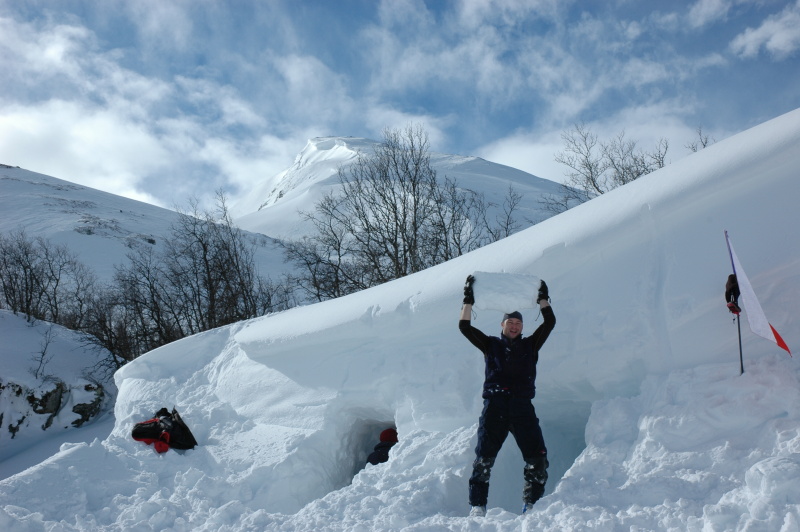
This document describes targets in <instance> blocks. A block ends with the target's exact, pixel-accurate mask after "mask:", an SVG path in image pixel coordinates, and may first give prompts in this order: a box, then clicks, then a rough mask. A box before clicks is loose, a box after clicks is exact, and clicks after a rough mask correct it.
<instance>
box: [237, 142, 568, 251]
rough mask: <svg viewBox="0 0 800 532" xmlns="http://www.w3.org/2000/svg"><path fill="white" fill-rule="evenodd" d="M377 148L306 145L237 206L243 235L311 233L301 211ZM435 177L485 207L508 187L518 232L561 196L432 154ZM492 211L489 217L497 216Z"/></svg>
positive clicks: (514, 174)
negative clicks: (545, 202) (479, 198)
mask: <svg viewBox="0 0 800 532" xmlns="http://www.w3.org/2000/svg"><path fill="white" fill-rule="evenodd" d="M376 145H377V143H376V142H375V141H372V140H368V139H363V138H355V137H318V138H314V139H311V140H309V141H308V143H307V144H306V146H305V148H303V150H302V151H301V152H300V153H299V154H298V155H297V158H296V159H295V161H294V164H292V166H290V167H289V168H287V169H286V170H284V171H283V172H281V173H279V174H277V175H275V176H273V177H271V178H269V179H267V180H265V181H264V182H263V183H261V184H259V185H257V186H255V187H254V188H253V191H252V192H251V193H250V194H248V195H247V196H246V197H245V198H244V199H243V200H241V201H240V202H239V203H238V204H236V205H235V206H234V209H233V210H234V213H235V214H236V222H237V224H238V225H239V226H240V227H242V228H243V229H247V230H248V231H254V232H258V233H263V234H265V235H269V236H272V237H274V238H287V237H289V238H297V237H298V236H302V235H304V234H308V231H309V227H310V226H308V225H306V224H305V223H304V221H303V220H302V217H301V216H300V215H299V214H298V211H306V212H311V211H313V209H314V205H315V204H316V203H317V201H319V200H320V199H322V197H323V196H325V194H327V193H329V192H331V191H335V190H336V189H337V188H338V187H339V178H338V175H337V172H338V170H339V168H340V167H347V165H349V164H352V163H353V162H354V161H355V160H356V158H357V156H358V153H365V154H371V153H372V152H373V150H374V149H375V147H376ZM430 156H431V166H432V167H433V169H434V170H436V173H437V177H438V178H439V179H440V180H442V181H443V180H444V178H445V176H447V177H450V178H451V179H455V180H456V181H457V182H458V184H459V186H460V187H462V188H465V189H470V190H473V191H476V192H479V193H482V194H484V197H485V199H486V201H487V202H489V203H492V204H494V205H502V204H503V201H504V198H505V196H506V194H507V193H508V188H509V186H512V187H513V188H514V190H515V192H517V193H518V194H521V195H522V200H521V202H520V205H519V207H518V211H517V212H516V213H515V218H516V219H517V221H518V222H519V223H520V227H528V226H530V225H531V224H532V223H536V222H539V221H541V220H544V219H546V218H548V217H550V216H552V214H551V213H549V212H547V211H544V210H543V209H542V208H541V206H540V205H539V201H540V199H541V197H542V195H544V194H557V193H558V191H559V189H560V185H558V184H557V183H554V182H553V181H549V180H547V179H541V178H539V177H536V176H533V175H531V174H528V173H526V172H523V171H521V170H517V169H515V168H511V167H508V166H503V165H501V164H496V163H490V162H488V161H485V160H483V159H480V158H478V157H465V156H460V155H448V154H442V153H431V154H430ZM495 210H496V209H495V208H491V209H490V212H495Z"/></svg>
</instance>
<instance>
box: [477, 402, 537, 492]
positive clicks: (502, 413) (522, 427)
mask: <svg viewBox="0 0 800 532" xmlns="http://www.w3.org/2000/svg"><path fill="white" fill-rule="evenodd" d="M509 432H510V433H511V434H512V435H513V436H514V439H515V440H516V441H517V446H518V447H519V450H520V451H522V458H523V459H524V460H525V464H526V465H525V469H524V476H525V493H524V494H523V498H524V499H525V502H535V501H536V500H537V499H538V498H539V497H541V496H542V494H543V493H544V483H545V482H546V480H547V472H546V471H547V465H548V464H547V448H546V447H545V445H544V438H543V437H542V429H541V428H540V427H539V418H537V417H536V410H535V409H534V408H533V404H532V403H531V400H530V399H521V398H516V397H508V396H495V397H492V398H491V399H484V401H483V412H482V413H481V417H480V421H479V422H478V445H477V446H476V447H475V463H474V464H473V469H472V476H471V477H470V479H469V503H470V505H472V506H486V501H487V498H488V495H489V475H490V473H491V468H492V466H493V465H494V460H495V458H497V453H499V452H500V448H501V447H502V446H503V442H504V441H505V440H506V437H507V436H508V433H509Z"/></svg>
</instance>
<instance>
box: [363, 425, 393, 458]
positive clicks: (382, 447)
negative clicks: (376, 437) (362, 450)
mask: <svg viewBox="0 0 800 532" xmlns="http://www.w3.org/2000/svg"><path fill="white" fill-rule="evenodd" d="M395 443H397V431H396V430H395V429H386V430H384V431H383V432H381V435H380V443H379V444H378V445H376V446H375V449H374V450H373V451H372V452H371V453H370V455H369V456H368V457H367V462H369V463H370V464H372V465H378V464H382V463H383V462H386V461H387V460H389V449H391V448H392V447H394V444H395Z"/></svg>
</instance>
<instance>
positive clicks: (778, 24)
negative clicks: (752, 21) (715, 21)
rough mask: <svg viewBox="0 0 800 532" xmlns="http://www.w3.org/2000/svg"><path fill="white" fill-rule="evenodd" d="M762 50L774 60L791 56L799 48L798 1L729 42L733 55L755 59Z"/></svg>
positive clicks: (799, 10) (799, 0)
mask: <svg viewBox="0 0 800 532" xmlns="http://www.w3.org/2000/svg"><path fill="white" fill-rule="evenodd" d="M762 48H763V49H764V50H765V51H766V52H767V53H768V54H770V55H771V56H772V57H773V58H774V59H775V60H777V61H780V60H783V59H786V58H787V57H789V56H791V55H793V54H794V53H795V52H796V51H797V50H798V48H800V0H798V1H797V2H796V3H795V4H794V5H790V6H787V7H786V8H785V9H784V10H783V11H782V12H780V13H778V14H777V15H773V16H771V17H769V18H767V19H766V20H765V21H764V22H763V23H762V24H761V25H760V26H759V27H757V28H747V29H746V30H745V31H744V32H743V33H741V34H739V35H737V36H736V38H735V39H733V41H732V42H731V50H732V51H733V53H734V54H736V55H738V56H740V57H743V58H753V57H756V56H757V55H758V54H759V52H760V51H761V49H762Z"/></svg>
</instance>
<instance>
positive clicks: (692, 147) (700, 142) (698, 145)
mask: <svg viewBox="0 0 800 532" xmlns="http://www.w3.org/2000/svg"><path fill="white" fill-rule="evenodd" d="M695 131H696V132H697V139H696V140H693V141H691V142H687V143H686V148H687V149H688V150H689V151H691V152H698V151H700V150H702V149H703V148H707V147H708V146H709V144H713V143H714V142H716V141H715V140H714V139H713V138H709V136H708V135H706V134H704V133H703V127H702V126H697V129H696V130H695Z"/></svg>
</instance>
